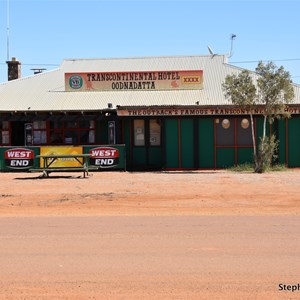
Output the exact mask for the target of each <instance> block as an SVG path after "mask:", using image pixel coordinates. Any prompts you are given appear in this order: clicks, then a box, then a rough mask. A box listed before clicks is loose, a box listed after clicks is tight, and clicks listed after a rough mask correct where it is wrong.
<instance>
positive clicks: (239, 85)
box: [223, 62, 294, 173]
mask: <svg viewBox="0 0 300 300" xmlns="http://www.w3.org/2000/svg"><path fill="white" fill-rule="evenodd" d="M256 76H257V79H256V81H254V82H253V79H254V78H255V77H256ZM256 76H251V75H250V72H249V71H246V70H244V71H242V72H240V73H239V74H238V75H228V76H226V78H225V82H224V83H223V89H224V92H225V96H226V97H227V98H229V99H230V100H231V102H232V103H233V104H235V105H241V106H242V107H244V108H246V109H248V110H249V115H250V118H251V128H252V139H253V154H254V162H255V172H257V173H262V172H264V171H265V169H266V168H268V167H269V166H270V165H271V163H272V158H273V157H274V156H275V152H276V149H277V147H278V141H276V139H275V136H271V137H267V135H266V128H267V121H269V124H272V123H273V121H274V119H275V118H282V117H289V116H290V115H289V113H288V112H287V109H286V108H287V105H288V104H290V103H291V102H292V100H293V98H294V88H293V85H292V81H291V76H290V73H289V72H287V71H285V70H284V68H283V67H282V66H281V67H280V68H278V67H277V66H276V65H275V64H274V63H273V62H269V63H267V64H263V63H262V62H259V64H258V66H257V67H256ZM256 105H260V107H262V108H263V117H264V122H263V135H262V137H261V139H260V144H259V147H258V153H257V150H256V143H255V133H254V126H253V115H252V113H253V108H254V107H255V106H256Z"/></svg>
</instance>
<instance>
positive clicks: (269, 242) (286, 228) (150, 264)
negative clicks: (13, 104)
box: [0, 171, 300, 299]
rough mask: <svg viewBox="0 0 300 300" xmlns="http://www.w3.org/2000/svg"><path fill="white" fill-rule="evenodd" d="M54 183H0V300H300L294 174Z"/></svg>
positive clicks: (114, 176)
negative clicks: (294, 289) (297, 288)
mask: <svg viewBox="0 0 300 300" xmlns="http://www.w3.org/2000/svg"><path fill="white" fill-rule="evenodd" d="M62 175H63V176H59V177H55V176H54V175H53V176H52V177H51V178H49V179H39V178H37V177H33V176H32V174H26V173H10V174H8V173H6V174H5V173H2V174H0V178H1V191H0V216H1V218H0V268H1V272H0V289H1V293H0V299H299V298H300V291H298V290H297V291H294V292H292V291H291V290H288V289H292V286H297V284H298V283H300V239H299V232H300V218H299V212H300V207H299V201H300V196H299V191H300V185H299V183H300V172H299V171H290V172H282V173H269V174H262V175H258V174H250V173H248V174H237V173H231V172H227V171H218V172H208V171H207V172H186V173H182V172H173V173H172V172H171V173H170V172H169V173H114V172H108V173H94V174H93V176H91V177H89V178H86V179H83V178H78V176H79V175H80V174H75V173H72V174H62ZM283 287H284V288H285V289H286V290H281V289H282V288H283Z"/></svg>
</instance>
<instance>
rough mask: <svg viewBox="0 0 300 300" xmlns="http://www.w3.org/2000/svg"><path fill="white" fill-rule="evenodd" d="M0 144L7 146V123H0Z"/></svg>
mask: <svg viewBox="0 0 300 300" xmlns="http://www.w3.org/2000/svg"><path fill="white" fill-rule="evenodd" d="M0 144H1V145H9V123H8V121H2V122H0Z"/></svg>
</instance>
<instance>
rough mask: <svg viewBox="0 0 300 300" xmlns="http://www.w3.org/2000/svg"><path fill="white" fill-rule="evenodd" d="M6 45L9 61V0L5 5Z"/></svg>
mask: <svg viewBox="0 0 300 300" xmlns="http://www.w3.org/2000/svg"><path fill="white" fill-rule="evenodd" d="M6 47H7V61H9V0H7V5H6Z"/></svg>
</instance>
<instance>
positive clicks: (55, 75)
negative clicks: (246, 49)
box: [0, 55, 300, 112]
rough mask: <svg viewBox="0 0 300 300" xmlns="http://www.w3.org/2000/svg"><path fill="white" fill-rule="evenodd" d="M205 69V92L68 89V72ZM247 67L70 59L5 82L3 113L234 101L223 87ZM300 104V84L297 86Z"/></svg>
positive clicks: (208, 61)
mask: <svg viewBox="0 0 300 300" xmlns="http://www.w3.org/2000/svg"><path fill="white" fill-rule="evenodd" d="M170 70H172V71H179V70H203V78H204V82H203V86H204V88H203V89H202V90H176V91H172V90H170V91H140V90H139V91H137V90H132V91H128V90H127V91H93V92H65V82H64V80H65V79H64V74H65V73H84V72H135V71H170ZM241 70H242V69H240V68H237V67H235V66H231V65H228V64H227V63H226V56H224V55H215V56H211V55H209V56H179V57H146V58H116V59H66V60H64V61H63V62H62V64H61V66H60V68H58V69H56V70H53V71H49V72H45V73H41V74H37V75H33V76H30V77H26V78H21V79H17V80H14V81H9V82H6V83H2V84H0V111H2V112H3V111H92V110H93V111H94V110H102V109H106V108H107V104H108V103H112V104H113V107H114V108H115V107H116V106H117V105H119V106H157V105H161V106H180V105H184V106H189V105H195V103H196V102H199V105H205V106H210V105H230V103H229V101H228V100H226V99H225V97H224V93H223V91H222V83H223V82H224V80H225V77H226V75H228V74H234V73H235V74H238V73H239V72H240V71H241ZM295 103H297V104H300V86H298V85H295Z"/></svg>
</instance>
